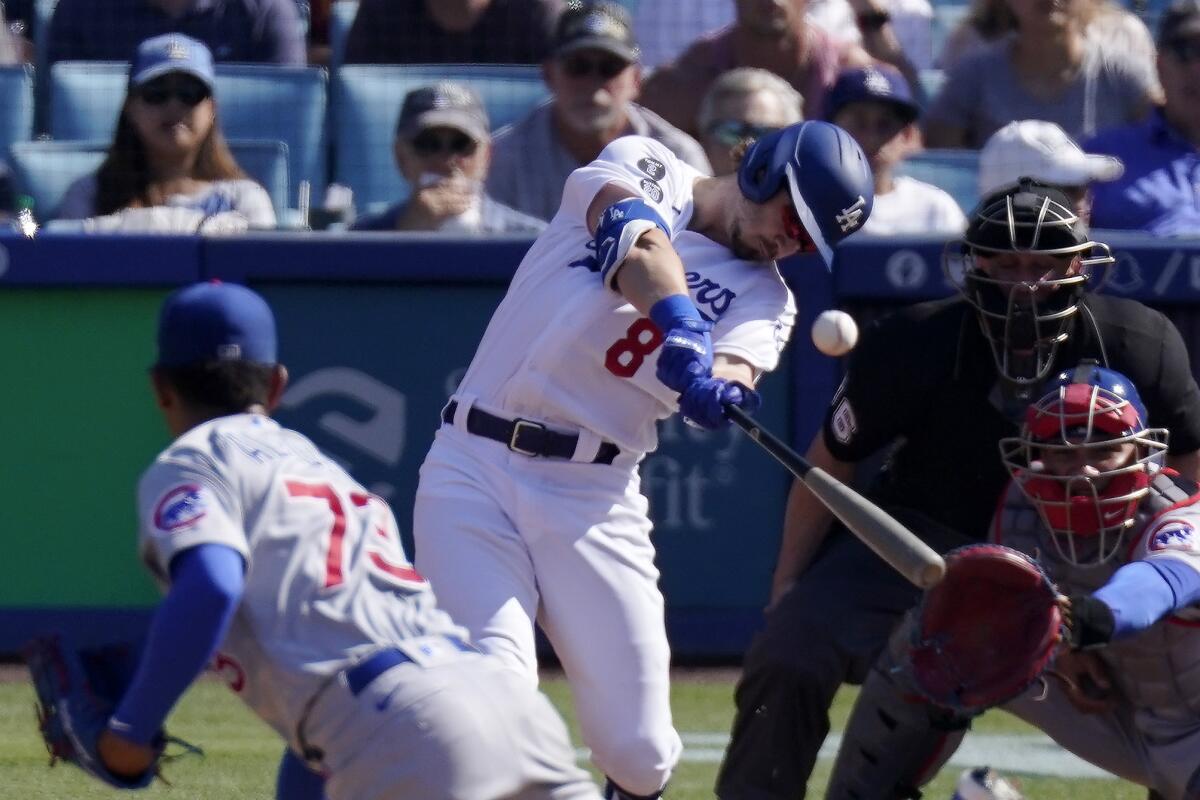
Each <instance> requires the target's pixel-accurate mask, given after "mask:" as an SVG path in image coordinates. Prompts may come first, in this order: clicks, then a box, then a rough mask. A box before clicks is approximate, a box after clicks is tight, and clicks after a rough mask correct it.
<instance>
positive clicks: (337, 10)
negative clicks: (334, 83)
mask: <svg viewBox="0 0 1200 800" xmlns="http://www.w3.org/2000/svg"><path fill="white" fill-rule="evenodd" d="M357 15H358V0H334V2H333V4H332V5H331V6H330V7H329V50H330V53H329V68H330V70H332V71H333V72H334V74H336V73H337V69H338V67H340V66H341V65H342V62H343V61H345V60H346V37H347V36H349V35H350V26H351V25H353V24H354V17H355V16H357Z"/></svg>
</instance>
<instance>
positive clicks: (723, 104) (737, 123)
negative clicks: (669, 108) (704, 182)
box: [698, 67, 804, 175]
mask: <svg viewBox="0 0 1200 800" xmlns="http://www.w3.org/2000/svg"><path fill="white" fill-rule="evenodd" d="M803 106H804V98H803V97H801V96H800V93H799V92H797V91H796V90H795V89H793V88H792V86H791V84H790V83H788V82H787V81H785V80H784V79H783V78H781V77H779V76H778V75H774V74H772V73H770V72H767V71H766V70H765V69H756V68H754V67H739V68H738V69H731V70H730V71H729V72H726V73H725V74H724V75H722V76H721V77H719V78H717V80H716V82H714V83H713V85H712V86H711V87H709V89H708V92H707V93H705V95H704V100H702V101H701V103H700V116H699V119H698V122H699V124H700V143H701V144H702V145H704V153H705V155H707V156H708V163H710V164H712V168H713V175H728V174H729V173H731V172H734V171H735V170H736V169H737V165H738V162H737V160H735V159H734V150H735V149H736V148H738V147H739V146H740V145H741V144H742V143H743V142H745V141H747V140H750V141H753V140H755V139H761V138H762V137H764V136H766V135H768V134H771V133H774V132H775V131H777V130H779V129H780V128H786V127H787V126H788V125H791V124H793V123H796V122H800V121H802V120H803V119H804V117H803V115H802V113H801V108H803Z"/></svg>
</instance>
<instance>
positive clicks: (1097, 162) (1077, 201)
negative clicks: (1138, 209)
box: [979, 119, 1124, 225]
mask: <svg viewBox="0 0 1200 800" xmlns="http://www.w3.org/2000/svg"><path fill="white" fill-rule="evenodd" d="M1123 171H1124V166H1123V165H1122V164H1121V160H1120V159H1118V158H1113V157H1112V156H1104V155H1095V154H1090V153H1085V152H1083V150H1082V149H1080V147H1079V145H1078V144H1076V143H1075V140H1074V139H1072V138H1071V137H1070V136H1067V133H1066V131H1064V130H1063V129H1062V128H1060V127H1058V126H1057V125H1055V124H1054V123H1053V122H1045V121H1044V120H1040V119H1023V120H1020V121H1017V122H1010V123H1008V124H1007V125H1005V126H1004V127H1003V128H1001V129H1000V130H998V131H996V132H995V133H993V134H992V136H991V138H990V139H988V140H987V143H986V144H984V146H983V150H982V151H981V152H980V154H979V196H980V197H987V196H988V195H990V194H992V193H993V192H995V191H996V190H998V189H1002V188H1004V187H1006V186H1015V185H1016V183H1017V181H1019V180H1020V179H1021V178H1025V177H1029V178H1033V179H1034V180H1035V181H1038V182H1039V183H1044V184H1047V185H1049V186H1053V187H1054V188H1056V189H1059V190H1061V191H1062V193H1063V194H1065V195H1066V196H1067V197H1068V198H1070V200H1071V202H1072V203H1073V204H1074V205H1075V213H1076V214H1078V215H1079V217H1080V218H1081V219H1082V220H1083V221H1084V223H1087V224H1089V225H1090V220H1091V214H1092V191H1091V188H1090V186H1089V184H1091V183H1093V182H1107V181H1114V180H1116V179H1117V178H1119V177H1121V173H1122V172H1123Z"/></svg>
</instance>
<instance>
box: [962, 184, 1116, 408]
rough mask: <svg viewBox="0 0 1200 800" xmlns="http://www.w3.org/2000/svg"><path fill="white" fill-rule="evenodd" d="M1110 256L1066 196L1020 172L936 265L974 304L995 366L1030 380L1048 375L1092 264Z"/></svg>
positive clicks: (1013, 378)
mask: <svg viewBox="0 0 1200 800" xmlns="http://www.w3.org/2000/svg"><path fill="white" fill-rule="evenodd" d="M1005 256H1017V257H1018V258H1015V259H1006V258H1005ZM1021 256H1032V257H1034V258H1032V259H1030V258H1019V257H1021ZM1112 261H1113V258H1112V255H1111V254H1110V252H1109V248H1108V245H1105V244H1100V243H1098V242H1093V241H1091V240H1090V239H1089V238H1088V233H1087V228H1086V226H1085V225H1084V223H1083V222H1082V220H1080V219H1079V217H1078V216H1077V215H1076V214H1075V211H1074V210H1073V206H1072V204H1071V201H1070V200H1069V199H1068V198H1067V197H1066V195H1064V194H1063V193H1062V192H1061V191H1059V190H1058V189H1055V188H1053V187H1051V186H1047V185H1044V184H1040V183H1036V182H1035V181H1033V180H1031V179H1029V178H1022V179H1021V180H1020V182H1019V183H1017V184H1016V185H1014V186H1010V187H1007V188H1005V189H1001V190H999V191H997V192H994V193H992V194H991V195H989V196H987V197H985V198H984V199H983V200H982V201H981V202H980V204H979V206H978V207H977V208H976V209H975V212H974V214H973V216H972V219H971V222H970V225H968V227H967V232H966V235H965V236H964V237H963V239H962V240H961V241H958V242H951V243H950V244H949V245H948V246H947V248H946V251H945V252H944V253H943V257H942V268H943V270H944V271H945V273H946V277H947V279H948V280H949V281H950V283H951V284H952V285H953V286H954V287H955V288H956V289H957V290H958V292H959V294H961V295H962V297H963V298H964V299H965V300H966V301H967V302H968V303H969V304H970V305H971V307H972V308H974V309H975V312H976V314H977V315H978V317H979V324H980V327H981V328H982V330H983V334H984V336H985V337H987V340H988V343H989V345H990V347H991V351H992V357H993V359H994V361H995V363H996V369H997V371H998V372H999V373H1000V375H1001V376H1002V377H1003V378H1004V379H1006V380H1007V381H1009V382H1010V383H1012V384H1016V385H1018V386H1030V385H1035V384H1038V383H1040V382H1041V381H1043V380H1044V379H1045V378H1046V377H1047V376H1048V375H1049V374H1050V371H1051V369H1052V368H1053V366H1054V359H1055V356H1056V355H1057V353H1058V348H1059V345H1061V344H1062V343H1063V342H1064V341H1066V339H1067V336H1068V335H1069V331H1070V328H1071V324H1072V321H1073V318H1074V316H1075V315H1076V313H1077V312H1078V311H1079V301H1080V298H1081V297H1082V296H1083V293H1084V290H1085V289H1086V287H1087V283H1088V280H1089V278H1090V276H1091V268H1092V267H1095V266H1097V265H1101V264H1110V263H1112ZM1010 262H1011V263H1010Z"/></svg>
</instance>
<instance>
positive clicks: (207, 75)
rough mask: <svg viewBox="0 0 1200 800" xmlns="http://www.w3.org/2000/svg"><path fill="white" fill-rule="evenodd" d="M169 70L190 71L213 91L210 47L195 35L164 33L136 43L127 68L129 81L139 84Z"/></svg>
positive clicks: (147, 81) (130, 83) (189, 72)
mask: <svg viewBox="0 0 1200 800" xmlns="http://www.w3.org/2000/svg"><path fill="white" fill-rule="evenodd" d="M170 72H183V73H186V74H188V75H191V76H192V77H193V78H195V79H197V80H198V81H200V82H201V83H203V84H204V85H205V86H207V87H208V89H209V91H212V88H213V82H214V81H215V79H216V75H215V73H214V72H213V57H212V51H211V50H209V49H208V47H207V46H206V45H205V44H204V42H201V41H199V40H197V39H193V38H192V37H190V36H184V35H183V34H182V33H164V34H163V35H161V36H155V37H153V38H150V39H147V40H145V41H144V42H142V43H141V44H139V45H138V48H137V52H136V53H134V55H133V64H132V66H131V67H130V69H129V85H130V86H142V85H143V84H146V83H149V82H150V81H152V80H154V79H155V78H157V77H160V76H162V75H166V74H167V73H170Z"/></svg>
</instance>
